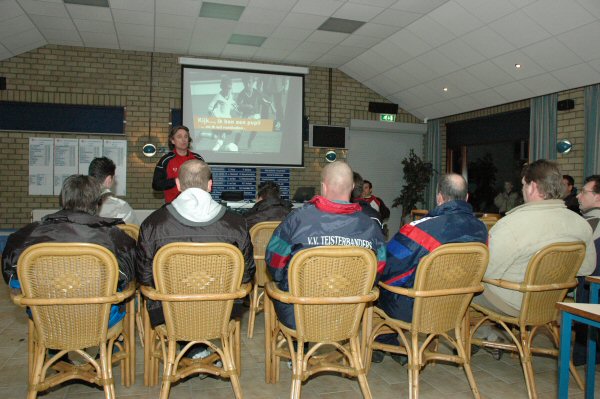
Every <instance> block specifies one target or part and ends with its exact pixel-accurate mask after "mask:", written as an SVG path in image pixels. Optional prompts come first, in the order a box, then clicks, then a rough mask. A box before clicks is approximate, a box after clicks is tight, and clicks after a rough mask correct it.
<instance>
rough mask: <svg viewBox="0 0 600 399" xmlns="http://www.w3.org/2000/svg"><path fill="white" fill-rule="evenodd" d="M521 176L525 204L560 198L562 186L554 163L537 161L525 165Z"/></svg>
mask: <svg viewBox="0 0 600 399" xmlns="http://www.w3.org/2000/svg"><path fill="white" fill-rule="evenodd" d="M521 176H522V178H523V179H522V183H523V199H524V200H525V202H532V201H543V200H549V199H560V198H562V196H563V191H564V186H563V182H562V174H561V173H560V171H559V169H558V165H557V164H556V162H552V161H548V160H545V159H538V160H537V161H534V162H532V163H530V164H526V165H525V166H524V167H523V171H522V172H521Z"/></svg>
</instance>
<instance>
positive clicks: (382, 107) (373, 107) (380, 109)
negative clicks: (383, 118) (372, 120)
mask: <svg viewBox="0 0 600 399" xmlns="http://www.w3.org/2000/svg"><path fill="white" fill-rule="evenodd" d="M369 112H373V113H375V114H397V113H398V104H391V103H376V102H372V101H371V102H369Z"/></svg>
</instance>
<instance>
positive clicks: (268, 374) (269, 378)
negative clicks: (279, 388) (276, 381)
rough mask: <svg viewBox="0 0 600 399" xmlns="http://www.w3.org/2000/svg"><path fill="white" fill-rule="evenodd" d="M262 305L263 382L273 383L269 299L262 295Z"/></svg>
mask: <svg viewBox="0 0 600 399" xmlns="http://www.w3.org/2000/svg"><path fill="white" fill-rule="evenodd" d="M264 297H265V298H264V307H265V382H266V383H267V384H272V383H273V375H272V370H273V367H272V359H271V356H272V355H271V328H272V327H271V301H270V300H269V298H268V297H267V295H266V294H265V295H264Z"/></svg>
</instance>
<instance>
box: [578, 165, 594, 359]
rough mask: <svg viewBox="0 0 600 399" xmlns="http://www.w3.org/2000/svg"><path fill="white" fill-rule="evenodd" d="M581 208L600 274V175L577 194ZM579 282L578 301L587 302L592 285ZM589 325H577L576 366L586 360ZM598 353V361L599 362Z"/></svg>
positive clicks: (589, 178) (582, 280)
mask: <svg viewBox="0 0 600 399" xmlns="http://www.w3.org/2000/svg"><path fill="white" fill-rule="evenodd" d="M577 200H578V201H579V209H580V210H581V212H582V214H583V217H584V218H585V220H586V221H587V222H588V223H589V224H590V226H591V227H592V231H593V235H592V239H593V240H594V246H595V247H596V268H595V269H594V271H593V272H592V276H598V275H600V266H599V265H600V175H592V176H589V177H587V178H586V179H585V182H584V186H583V188H582V189H581V191H580V192H579V194H577ZM577 280H578V281H579V284H578V285H577V290H576V291H575V299H576V300H577V302H583V303H587V302H588V300H589V296H590V286H589V284H587V283H586V282H585V278H583V277H578V278H577ZM586 342H587V327H586V326H584V325H583V324H576V325H575V345H574V347H573V363H574V364H575V365H576V366H580V365H582V364H585V362H586ZM598 360H599V359H598V354H597V355H596V363H598Z"/></svg>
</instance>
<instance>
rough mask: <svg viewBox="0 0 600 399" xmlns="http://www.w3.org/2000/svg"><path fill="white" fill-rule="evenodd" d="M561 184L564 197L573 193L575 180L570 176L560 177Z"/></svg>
mask: <svg viewBox="0 0 600 399" xmlns="http://www.w3.org/2000/svg"><path fill="white" fill-rule="evenodd" d="M562 181H563V184H564V185H565V192H564V195H563V196H564V197H566V196H567V195H569V194H571V192H572V191H573V187H575V179H573V176H571V175H563V176H562Z"/></svg>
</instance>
